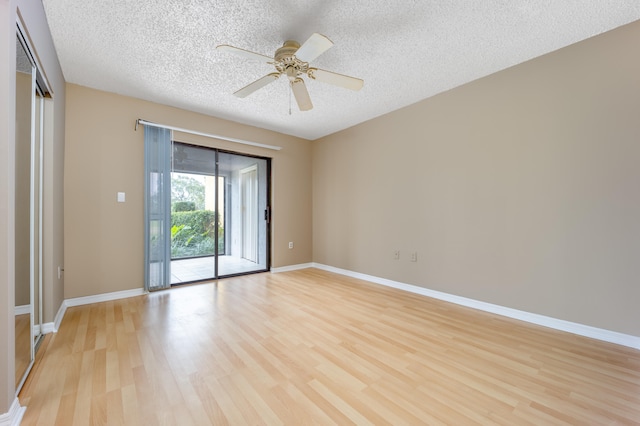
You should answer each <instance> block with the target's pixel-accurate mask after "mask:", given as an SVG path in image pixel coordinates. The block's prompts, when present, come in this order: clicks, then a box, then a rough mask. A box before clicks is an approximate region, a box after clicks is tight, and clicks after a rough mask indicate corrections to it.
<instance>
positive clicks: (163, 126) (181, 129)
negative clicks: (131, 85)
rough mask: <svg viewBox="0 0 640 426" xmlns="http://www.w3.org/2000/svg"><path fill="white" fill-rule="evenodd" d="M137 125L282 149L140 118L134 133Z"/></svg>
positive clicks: (277, 147) (277, 149) (276, 147)
mask: <svg viewBox="0 0 640 426" xmlns="http://www.w3.org/2000/svg"><path fill="white" fill-rule="evenodd" d="M139 124H141V125H143V126H153V127H161V128H163V129H168V130H175V131H176V132H183V133H189V134H192V135H197V136H204V137H206V138H213V139H221V140H223V141H228V142H235V143H241V144H243V145H251V146H257V147H260V148H267V149H273V150H275V151H280V150H281V149H282V147H281V146H275V145H266V144H263V143H258V142H251V141H245V140H242V139H236V138H230V137H228V136H220V135H215V134H213V133H203V132H198V131H197V130H189V129H183V128H181V127H175V126H169V125H166V124H158V123H153V122H151V121H147V120H143V119H141V118H138V119H137V120H136V131H137V130H138V125H139Z"/></svg>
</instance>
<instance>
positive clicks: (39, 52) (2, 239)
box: [0, 0, 65, 415]
mask: <svg viewBox="0 0 640 426" xmlns="http://www.w3.org/2000/svg"><path fill="white" fill-rule="evenodd" d="M18 19H20V20H21V22H22V23H23V27H24V29H25V31H26V36H27V37H28V39H29V41H30V44H31V48H32V49H33V52H34V54H35V55H36V57H37V60H38V61H39V63H40V66H41V70H42V72H43V73H44V75H45V76H46V78H47V80H48V81H49V83H50V85H51V89H52V92H53V100H50V101H49V106H48V108H49V112H50V116H49V117H50V122H49V123H48V127H49V130H50V131H51V134H50V135H49V136H48V139H47V140H48V146H45V158H44V167H45V176H44V179H45V185H46V186H45V188H49V190H50V191H51V193H50V194H47V193H46V189H45V205H44V206H43V208H44V222H45V239H46V242H45V247H44V261H45V271H44V273H43V278H44V284H43V285H44V297H45V300H44V303H43V304H44V306H45V318H44V321H46V322H50V321H53V317H54V315H55V313H56V312H57V310H58V308H59V307H60V305H61V303H62V299H63V295H62V290H63V286H62V280H57V275H56V274H55V270H53V271H52V270H51V269H53V268H49V269H47V262H48V264H49V265H51V264H53V263H55V264H60V265H61V264H62V253H63V241H62V215H61V212H62V203H63V194H62V172H63V164H62V161H61V160H62V155H63V152H64V119H65V115H64V99H65V92H64V90H65V87H64V77H63V75H62V70H61V69H60V65H59V63H58V59H57V57H56V53H55V49H54V48H53V41H52V40H51V35H50V34H49V28H48V26H47V22H46V18H45V15H44V9H43V8H42V3H41V2H38V1H32V0H9V1H2V2H0V63H1V64H7V66H2V67H0V99H3V100H8V101H7V102H0V129H2V130H1V132H2V133H0V342H1V344H0V384H1V385H0V415H2V413H6V412H7V410H8V409H9V406H10V404H11V403H12V401H13V400H14V398H15V386H14V377H15V375H14V370H15V364H14V349H15V345H14V341H13V339H14V311H13V308H14V300H15V299H14V298H15V292H14V285H15V266H14V259H15V256H14V249H15V235H16V234H15V229H14V227H15V216H14V209H15V198H14V197H15V171H16V170H15V143H16V137H15V117H16V111H15V103H14V101H13V99H14V95H15V90H16V86H15V84H16V78H15V54H16V52H15V43H16V21H17V20H18ZM47 197H49V198H47ZM47 200H48V204H47ZM47 227H49V229H50V230H49V233H48V234H47ZM47 235H48V237H47ZM47 238H48V239H47Z"/></svg>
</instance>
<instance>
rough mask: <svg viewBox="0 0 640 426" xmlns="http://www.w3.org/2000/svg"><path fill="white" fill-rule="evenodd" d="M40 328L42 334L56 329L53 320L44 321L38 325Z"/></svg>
mask: <svg viewBox="0 0 640 426" xmlns="http://www.w3.org/2000/svg"><path fill="white" fill-rule="evenodd" d="M40 330H41V331H42V334H48V333H53V332H56V331H58V329H57V328H56V324H55V323H53V322H45V323H44V324H42V325H41V326H40Z"/></svg>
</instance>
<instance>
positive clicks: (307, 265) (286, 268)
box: [271, 263, 314, 274]
mask: <svg viewBox="0 0 640 426" xmlns="http://www.w3.org/2000/svg"><path fill="white" fill-rule="evenodd" d="M313 265H314V263H301V264H299V265H289V266H281V267H279V268H271V273H273V274H277V273H280V272H289V271H297V270H299V269H307V268H313V267H314V266H313Z"/></svg>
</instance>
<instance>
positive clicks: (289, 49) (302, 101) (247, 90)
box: [216, 33, 364, 111]
mask: <svg viewBox="0 0 640 426" xmlns="http://www.w3.org/2000/svg"><path fill="white" fill-rule="evenodd" d="M331 46H333V42H332V41H331V40H329V39H328V38H327V37H325V36H323V35H322V34H318V33H314V34H312V35H311V37H309V39H308V40H307V41H305V42H304V43H303V44H302V46H301V45H300V43H298V42H297V41H294V40H287V41H285V42H284V44H283V45H282V47H280V48H279V49H278V50H276V53H275V55H274V57H273V58H270V57H268V56H265V55H261V54H260V53H255V52H250V51H248V50H244V49H240V48H238V47H233V46H229V45H226V44H223V45H220V46H217V47H216V49H218V50H221V51H224V52H229V53H233V54H236V55H238V56H242V57H244V58H249V59H255V60H258V61H261V62H266V63H268V64H272V65H273V66H275V68H276V72H272V73H270V74H267V75H265V76H264V77H261V78H259V79H257V80H256V81H254V82H253V83H250V84H249V85H247V86H245V87H243V88H242V89H240V90H238V91H237V92H235V93H234V95H236V96H237V97H239V98H244V97H247V96H249V95H250V94H252V93H253V92H255V91H256V90H258V89H261V88H263V87H264V86H266V85H267V84H269V83H273V82H274V81H276V80H277V79H278V78H279V77H280V76H281V75H283V74H284V75H286V76H287V78H288V79H289V84H290V86H291V91H292V92H293V95H294V97H295V98H296V102H297V103H298V108H300V111H308V110H310V109H312V108H313V104H312V103H311V98H310V97H309V92H308V91H307V87H306V86H305V84H304V80H303V79H302V78H301V76H302V75H304V74H306V75H307V77H309V78H310V79H312V80H318V81H322V82H324V83H329V84H333V85H335V86H340V87H344V88H346V89H351V90H360V89H361V88H362V85H363V84H364V81H363V80H361V79H359V78H355V77H349V76H347V75H342V74H338V73H335V72H331V71H326V70H322V69H319V68H312V67H310V66H309V62H311V61H313V60H314V59H316V58H317V57H318V56H320V55H322V54H323V53H324V52H326V51H327V50H328V49H329V48H330V47H331Z"/></svg>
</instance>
